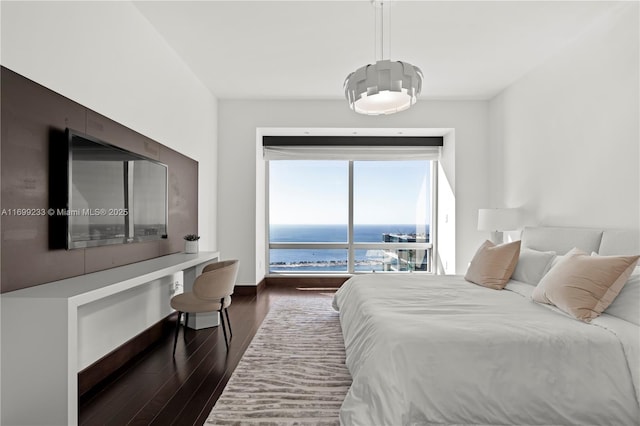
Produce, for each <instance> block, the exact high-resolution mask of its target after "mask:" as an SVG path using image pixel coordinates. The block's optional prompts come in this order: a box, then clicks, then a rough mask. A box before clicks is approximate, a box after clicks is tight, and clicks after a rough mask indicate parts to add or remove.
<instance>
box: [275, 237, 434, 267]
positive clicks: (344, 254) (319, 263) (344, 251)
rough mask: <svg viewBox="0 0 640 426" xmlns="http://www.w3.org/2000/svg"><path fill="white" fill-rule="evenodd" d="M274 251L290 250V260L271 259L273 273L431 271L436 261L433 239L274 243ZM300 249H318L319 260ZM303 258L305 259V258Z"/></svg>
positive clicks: (288, 258) (309, 250)
mask: <svg viewBox="0 0 640 426" xmlns="http://www.w3.org/2000/svg"><path fill="white" fill-rule="evenodd" d="M274 250H289V251H290V252H289V253H287V254H288V256H286V257H287V260H286V261H281V262H272V261H270V262H269V273H270V274H282V273H290V274H296V273H302V274H323V273H332V274H336V273H338V274H339V273H348V274H354V273H364V272H414V271H415V272H427V273H430V272H432V264H433V244H432V243H429V242H384V243H382V242H381V243H371V242H367V243H351V244H349V243H300V242H296V243H270V244H269V251H270V253H273V252H274ZM297 250H305V251H306V254H309V253H310V252H313V251H316V252H317V254H318V256H317V260H314V256H312V257H311V258H309V256H300V258H299V259H296V256H295V251H297ZM325 250H326V251H328V250H331V252H330V253H331V256H324V255H322V254H321V253H322V252H323V251H325ZM325 253H328V252H325ZM274 254H275V253H274ZM269 257H270V258H273V257H274V256H269ZM303 257H305V259H302V258H303Z"/></svg>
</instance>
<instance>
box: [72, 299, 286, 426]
mask: <svg viewBox="0 0 640 426" xmlns="http://www.w3.org/2000/svg"><path fill="white" fill-rule="evenodd" d="M276 293H277V292H276ZM276 293H273V294H276ZM271 296H272V293H270V292H269V291H267V290H265V291H263V292H261V294H260V295H258V296H255V295H247V296H234V299H233V302H232V304H231V306H230V307H229V316H230V319H231V324H232V328H233V338H232V340H231V343H230V346H229V352H228V353H227V350H226V347H225V344H224V340H223V337H222V333H221V330H219V328H218V327H216V328H212V329H205V330H199V331H195V330H190V329H187V330H186V333H183V330H181V331H180V336H179V341H178V347H177V350H176V356H175V360H174V359H173V357H172V350H173V335H167V336H165V337H164V338H163V339H161V340H160V341H159V342H158V343H157V344H155V345H154V346H153V347H151V348H149V349H147V350H146V351H145V352H143V353H142V354H140V355H139V356H137V357H136V358H135V359H134V360H132V361H131V362H130V363H129V364H128V365H126V366H125V367H123V368H122V369H121V371H118V372H117V373H116V374H114V375H113V376H112V377H110V378H108V379H107V380H105V381H104V382H103V383H101V384H99V385H98V386H96V388H94V389H92V390H91V391H90V392H88V393H87V394H86V395H84V396H83V398H82V399H81V400H80V402H79V424H81V425H94V424H95V425H98V424H100V425H124V424H130V425H143V424H144V425H148V424H181V425H182V424H185V425H189V424H194V425H199V424H203V423H204V421H205V420H206V418H207V416H208V414H209V412H210V411H211V409H212V408H213V405H214V404H215V402H216V401H217V399H218V397H219V396H220V394H221V393H222V390H223V389H224V385H225V384H226V382H227V381H228V380H229V377H230V376H231V374H232V373H233V370H234V369H235V367H236V366H237V364H238V362H239V361H240V359H241V358H242V354H243V353H244V351H245V350H246V348H247V347H248V345H249V344H250V342H251V339H252V338H253V336H254V335H255V333H256V331H257V329H258V328H259V326H260V324H261V323H262V320H263V319H264V317H265V316H266V314H267V312H268V310H269V306H270V298H271Z"/></svg>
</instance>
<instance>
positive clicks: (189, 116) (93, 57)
mask: <svg viewBox="0 0 640 426" xmlns="http://www.w3.org/2000/svg"><path fill="white" fill-rule="evenodd" d="M1 7H2V15H1V19H2V26H1V34H2V50H1V58H0V59H1V62H2V65H3V66H5V67H7V68H9V69H11V70H13V71H15V72H17V73H19V74H22V75H24V76H25V77H27V78H29V79H31V80H34V81H35V82H37V83H39V84H42V85H43V86H46V87H48V88H49V89H51V90H53V91H55V92H58V93H60V94H62V95H63V96H66V97H68V98H70V99H72V100H74V101H76V102H78V103H80V104H82V105H84V106H86V107H88V108H90V109H92V110H94V111H96V112H98V113H100V114H103V115H105V116H107V117H109V118H111V119H113V120H115V121H117V122H119V123H121V124H123V125H125V126H127V127H130V128H132V129H133V130H136V131H137V132H139V133H142V134H144V135H146V136H148V137H150V138H152V139H154V140H156V141H158V142H160V143H162V144H163V145H166V146H168V147H170V148H172V149H174V150H176V151H178V152H180V153H182V154H184V155H187V156H189V157H191V158H193V159H195V160H197V161H198V162H199V178H198V180H199V203H198V215H199V230H198V232H199V234H200V235H201V236H202V238H201V240H200V244H201V246H200V247H201V249H204V250H215V249H217V241H216V238H217V236H216V229H217V226H216V220H217V218H216V213H217V194H216V187H217V185H216V181H217V154H216V151H217V146H216V145H217V99H216V98H215V97H214V96H213V95H212V94H211V93H210V92H209V91H208V90H207V89H206V87H205V86H204V85H203V84H202V83H201V82H200V81H199V80H198V79H197V78H196V77H195V76H194V75H193V73H192V72H191V71H190V70H189V69H188V68H187V67H186V66H185V65H184V63H183V62H182V61H181V60H180V59H179V58H178V56H176V54H175V53H174V51H173V50H171V49H170V48H169V47H168V45H167V44H166V43H165V42H164V41H163V40H162V39H161V38H160V37H159V36H158V34H157V33H156V32H155V30H154V28H153V27H152V26H151V25H150V24H149V22H148V21H147V20H146V19H145V18H144V17H143V16H142V15H141V14H140V13H139V11H138V9H136V8H135V7H134V6H133V5H132V4H131V3H128V2H126V3H125V2H2V4H1ZM159 293H162V295H163V297H164V298H159V297H158V294H159ZM168 295H169V289H168V286H167V285H165V286H163V287H162V291H159V290H158V289H157V288H156V287H155V286H153V285H149V286H147V287H145V292H144V294H140V295H138V296H139V297H137V299H136V300H137V301H138V303H137V304H136V309H137V310H136V312H137V313H136V315H131V312H130V309H129V307H128V306H127V303H124V302H126V301H123V300H118V299H117V298H114V300H115V301H114V302H113V303H112V305H110V308H109V315H103V316H101V317H100V318H99V321H98V322H102V324H97V325H95V324H94V326H95V327H96V328H98V329H100V328H102V329H103V330H114V329H117V330H119V332H120V333H121V336H120V337H122V336H124V335H126V336H131V335H135V334H137V333H139V332H140V331H142V330H144V329H145V328H147V327H149V325H150V324H154V323H156V322H158V321H160V320H161V319H162V318H164V317H165V316H166V315H167V313H168V311H169V306H168V300H167V298H168ZM145 303H146V305H145ZM94 322H95V321H94ZM97 336H98V335H96V337H97ZM120 343H122V342H120ZM91 360H93V359H91ZM83 366H84V365H83Z"/></svg>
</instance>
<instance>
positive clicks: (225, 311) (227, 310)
mask: <svg viewBox="0 0 640 426" xmlns="http://www.w3.org/2000/svg"><path fill="white" fill-rule="evenodd" d="M224 313H225V315H226V316H227V325H228V326H229V340H231V338H232V337H233V332H232V331H231V321H229V308H224Z"/></svg>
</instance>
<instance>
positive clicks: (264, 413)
mask: <svg viewBox="0 0 640 426" xmlns="http://www.w3.org/2000/svg"><path fill="white" fill-rule="evenodd" d="M331 300H332V295H331V294H325V295H319V296H315V295H314V296H311V297H309V296H306V295H305V296H300V297H292V296H281V297H278V298H277V300H275V301H274V302H273V305H272V306H271V309H270V311H269V313H268V314H267V316H266V317H265V319H264V321H263V323H262V325H261V327H260V329H259V330H258V332H257V333H256V336H255V337H254V339H253V341H252V342H251V344H250V345H249V347H248V348H247V351H246V352H245V354H244V356H243V357H242V359H241V360H240V363H239V364H238V367H237V368H236V370H235V371H234V372H233V375H232V376H231V379H230V380H229V383H227V386H226V387H225V389H224V391H223V393H222V395H221V396H220V398H219V399H218V401H217V403H216V405H215V407H214V408H213V410H212V411H211V414H210V415H209V418H208V420H207V423H208V424H215V425H338V424H339V420H338V415H339V411H340V406H341V405H342V401H343V400H344V398H345V396H346V394H347V391H348V390H349V386H350V385H351V376H350V375H349V371H348V370H347V367H346V366H345V364H344V361H345V351H344V341H343V339H342V332H341V329H340V320H339V316H338V313H337V312H335V311H334V310H333V309H332V308H331Z"/></svg>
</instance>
